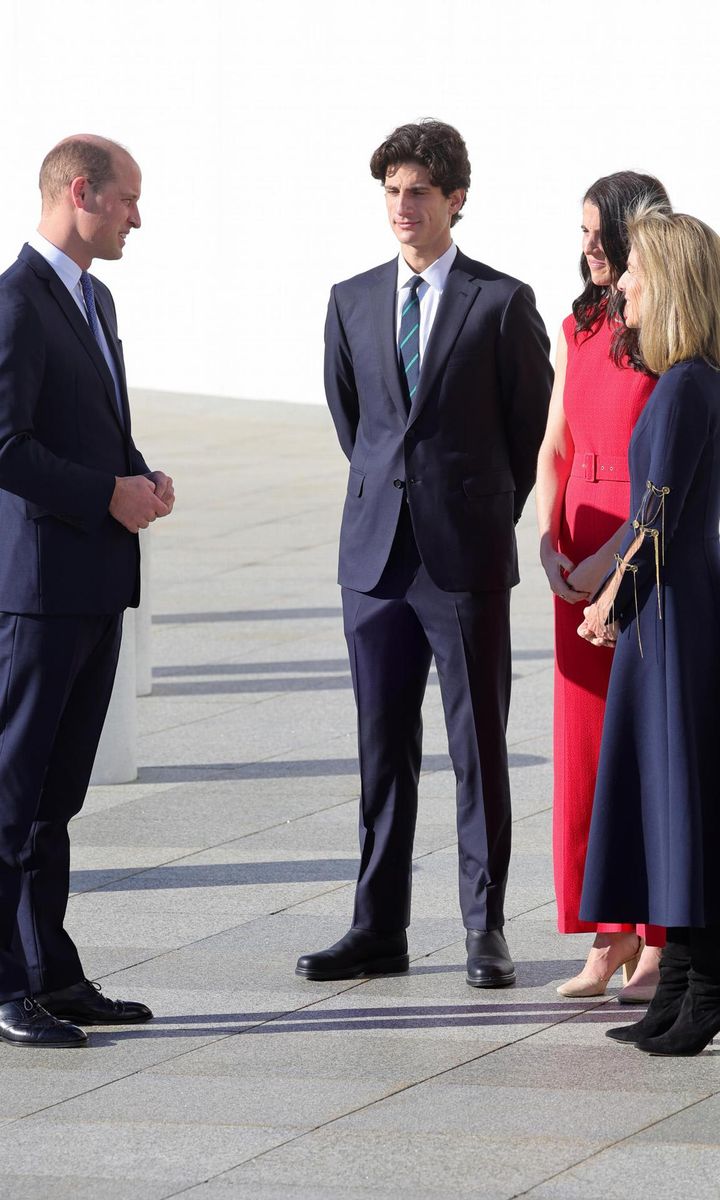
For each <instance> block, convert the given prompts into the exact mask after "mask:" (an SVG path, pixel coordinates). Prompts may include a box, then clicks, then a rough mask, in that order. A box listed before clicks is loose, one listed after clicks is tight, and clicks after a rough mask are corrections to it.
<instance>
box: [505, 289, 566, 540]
mask: <svg viewBox="0 0 720 1200" xmlns="http://www.w3.org/2000/svg"><path fill="white" fill-rule="evenodd" d="M549 350H550V341H549V339H548V336H547V333H546V330H545V326H544V324H543V321H542V318H541V316H540V314H539V313H538V311H537V308H536V307H535V296H534V295H533V292H532V289H531V288H529V287H528V286H527V285H526V284H521V285H520V286H519V287H518V288H516V289H515V291H514V292H513V294H512V296H511V297H510V299H509V301H508V303H507V305H506V307H505V311H504V312H503V315H502V320H501V323H500V346H499V364H500V376H501V383H502V390H503V396H504V399H505V409H504V411H505V421H506V436H507V441H508V446H509V451H510V465H511V467H512V471H513V475H514V478H515V514H514V515H515V522H516V523H517V522H518V521H519V519H520V517H521V515H522V511H523V508H524V506H525V501H526V500H527V498H528V496H529V494H530V492H531V491H532V488H533V485H534V483H535V473H536V468H537V456H538V451H539V449H540V443H541V442H542V439H543V435H544V433H545V425H546V422H547V414H548V406H549V404H550V392H551V390H552V382H553V369H552V366H551V365H550V359H549V357H548V352H549Z"/></svg>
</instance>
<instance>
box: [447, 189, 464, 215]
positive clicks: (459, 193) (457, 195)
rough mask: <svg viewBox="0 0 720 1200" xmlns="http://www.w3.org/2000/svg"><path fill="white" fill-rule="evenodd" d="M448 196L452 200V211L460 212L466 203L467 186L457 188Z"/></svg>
mask: <svg viewBox="0 0 720 1200" xmlns="http://www.w3.org/2000/svg"><path fill="white" fill-rule="evenodd" d="M448 198H449V200H450V211H451V212H452V213H457V212H460V209H461V208H462V206H463V204H464V203H465V188H456V189H455V191H454V192H451V193H450V196H449V197H448Z"/></svg>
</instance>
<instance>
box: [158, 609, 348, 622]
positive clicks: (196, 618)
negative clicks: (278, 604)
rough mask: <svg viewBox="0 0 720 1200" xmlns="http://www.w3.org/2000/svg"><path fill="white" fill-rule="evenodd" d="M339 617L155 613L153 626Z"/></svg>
mask: <svg viewBox="0 0 720 1200" xmlns="http://www.w3.org/2000/svg"><path fill="white" fill-rule="evenodd" d="M340 616H342V609H340V608H246V609H237V610H236V611H234V612H194V613H156V614H155V615H154V616H153V625H211V624H214V623H215V622H216V621H311V620H314V619H316V618H319V619H324V618H326V617H340Z"/></svg>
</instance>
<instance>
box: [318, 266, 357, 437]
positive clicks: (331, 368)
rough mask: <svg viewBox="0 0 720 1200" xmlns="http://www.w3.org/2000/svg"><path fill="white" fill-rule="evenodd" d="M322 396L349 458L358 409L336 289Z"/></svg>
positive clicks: (328, 323) (327, 331) (328, 326)
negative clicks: (324, 397)
mask: <svg viewBox="0 0 720 1200" xmlns="http://www.w3.org/2000/svg"><path fill="white" fill-rule="evenodd" d="M325 396H326V398H327V403H328V408H329V409H330V415H331V416H332V419H333V422H334V424H335V431H336V433H337V436H338V441H339V442H340V445H341V447H342V449H343V452H344V453H345V455H346V456H347V458H348V459H349V458H351V457H352V452H353V448H354V446H355V436H356V434H357V427H358V422H359V420H360V406H359V403H358V394H357V388H356V386H355V374H354V371H353V364H352V355H351V353H350V347H349V345H348V340H347V336H346V334H345V330H344V328H343V324H342V319H341V317H340V313H339V310H338V305H337V294H336V288H333V289H332V291H331V293H330V303H329V304H328V312H327V319H326V321H325Z"/></svg>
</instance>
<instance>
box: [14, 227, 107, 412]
mask: <svg viewBox="0 0 720 1200" xmlns="http://www.w3.org/2000/svg"><path fill="white" fill-rule="evenodd" d="M20 258H22V259H23V260H24V261H25V262H28V263H29V264H30V265H31V266H32V268H33V270H34V271H35V273H36V274H37V275H40V276H42V277H43V278H44V279H45V280H46V281H47V285H48V287H49V289H50V292H51V294H52V296H53V298H54V299H55V300H56V302H57V304H58V305H59V306H60V308H61V309H62V313H63V316H64V317H65V318H66V320H67V321H68V323H69V324H70V326H71V327H72V330H73V332H74V333H75V335H76V336H77V337H78V338H79V339H80V342H81V343H82V345H83V348H84V349H85V351H86V352H87V354H88V355H89V357H90V359H91V361H92V363H93V366H94V367H95V369H96V371H97V373H98V375H99V376H100V379H101V380H102V383H103V386H104V388H105V391H106V393H107V397H108V400H109V402H110V405H111V407H112V410H113V413H114V414H115V418H116V420H117V422H118V424H119V423H120V414H119V413H118V407H117V400H116V398H115V383H114V380H113V377H112V375H111V374H110V368H109V367H108V365H107V363H106V362H105V359H104V357H103V352H102V350H101V349H100V347H99V345H98V344H97V342H96V341H95V338H94V336H93V333H92V330H91V329H90V326H89V325H88V323H87V321H86V320H85V318H84V317H83V315H82V313H81V312H80V309H79V308H78V306H77V304H76V303H75V301H74V300H73V298H72V296H71V295H70V293H69V291H68V290H67V288H66V287H65V284H64V283H63V281H62V280H61V279H60V277H59V275H58V274H57V273H56V272H55V271H53V269H52V267H51V266H50V264H49V263H48V262H46V260H45V259H44V258H43V256H42V255H41V254H38V253H37V251H36V250H33V249H32V247H31V246H23V249H22V250H21V252H20ZM103 315H104V314H103ZM109 341H110V343H111V344H112V338H110V339H109ZM121 377H122V373H121Z"/></svg>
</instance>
